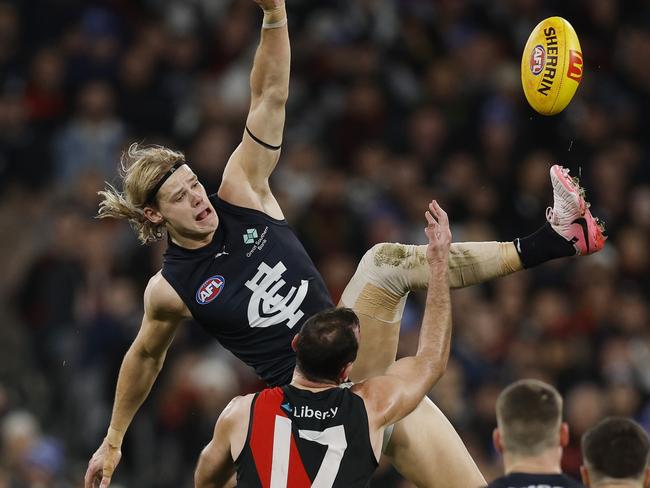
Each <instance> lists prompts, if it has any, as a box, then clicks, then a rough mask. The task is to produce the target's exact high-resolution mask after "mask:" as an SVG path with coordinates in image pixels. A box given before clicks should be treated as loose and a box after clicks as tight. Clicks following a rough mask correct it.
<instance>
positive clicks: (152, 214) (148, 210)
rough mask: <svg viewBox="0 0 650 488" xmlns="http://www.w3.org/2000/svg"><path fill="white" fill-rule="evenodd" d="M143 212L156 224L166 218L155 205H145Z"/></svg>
mask: <svg viewBox="0 0 650 488" xmlns="http://www.w3.org/2000/svg"><path fill="white" fill-rule="evenodd" d="M142 213H143V214H144V216H145V217H146V218H147V220H149V221H150V222H153V223H154V224H162V223H163V221H164V220H165V218H164V217H163V216H162V214H161V213H160V212H159V211H158V210H156V209H155V208H153V207H144V209H143V210H142Z"/></svg>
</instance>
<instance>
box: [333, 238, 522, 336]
mask: <svg viewBox="0 0 650 488" xmlns="http://www.w3.org/2000/svg"><path fill="white" fill-rule="evenodd" d="M426 249H427V247H426V246H414V245H405V244H393V243H384V244H377V245H375V246H373V247H372V248H371V249H370V250H369V251H368V252H366V254H365V255H364V256H363V258H362V259H361V262H360V263H359V266H358V268H357V271H356V272H355V274H354V276H353V277H352V280H351V281H350V283H349V284H348V286H347V287H346V289H345V291H344V292H343V296H342V297H341V301H342V302H343V304H344V305H345V306H347V307H353V308H355V310H358V311H360V312H362V313H367V314H368V315H371V316H374V317H375V318H377V319H379V320H381V321H384V322H389V323H394V322H396V321H399V320H400V318H401V316H402V312H403V310H404V305H405V303H406V296H407V295H408V292H409V291H411V290H419V289H423V288H426V285H427V283H428V282H429V267H428V266H427V261H426ZM520 269H522V264H521V260H520V259H519V255H518V254H517V250H516V249H515V246H514V244H513V243H512V242H457V243H454V244H452V245H451V249H450V251H449V271H450V275H449V278H450V284H451V287H452V288H462V287H465V286H471V285H476V284H478V283H483V282H485V281H489V280H491V279H493V278H498V277H500V276H505V275H508V274H510V273H514V272H515V271H519V270H520Z"/></svg>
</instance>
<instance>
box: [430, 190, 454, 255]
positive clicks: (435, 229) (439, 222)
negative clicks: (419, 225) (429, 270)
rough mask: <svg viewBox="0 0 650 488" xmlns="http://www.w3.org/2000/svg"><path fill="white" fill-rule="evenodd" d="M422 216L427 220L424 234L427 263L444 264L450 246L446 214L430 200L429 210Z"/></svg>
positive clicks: (449, 232)
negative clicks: (426, 239)
mask: <svg viewBox="0 0 650 488" xmlns="http://www.w3.org/2000/svg"><path fill="white" fill-rule="evenodd" d="M424 216H425V217H426V219H427V227H426V229H424V233H425V234H426V235H427V237H428V238H429V246H428V247H427V261H429V264H432V265H433V264H436V263H444V264H445V266H446V265H447V262H448V260H449V246H450V245H451V230H450V229H449V218H448V217H447V213H446V212H445V211H444V210H443V209H442V208H441V207H440V205H438V202H436V201H435V200H432V201H431V203H429V210H428V211H427V212H425V214H424Z"/></svg>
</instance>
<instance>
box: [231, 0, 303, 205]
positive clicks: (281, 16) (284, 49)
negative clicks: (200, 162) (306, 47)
mask: <svg viewBox="0 0 650 488" xmlns="http://www.w3.org/2000/svg"><path fill="white" fill-rule="evenodd" d="M256 3H257V4H259V5H260V7H262V9H263V10H264V21H263V22H264V23H263V27H262V32H261V40H260V44H259V46H258V48H257V52H256V54H255V60H254V62H253V69H252V71H251V77H250V88H251V104H250V110H249V113H248V117H247V119H246V127H247V129H245V130H244V133H243V138H242V142H241V144H240V145H239V146H238V147H237V149H236V150H235V151H234V153H233V154H232V156H231V157H230V160H229V161H228V164H227V165H226V168H225V170H224V174H223V181H222V184H221V187H220V188H219V196H220V197H221V198H223V199H224V200H226V201H228V202H230V203H233V204H235V205H240V206H246V207H252V208H256V209H258V210H262V211H264V212H266V213H267V214H269V215H271V216H272V217H276V218H282V211H281V210H280V207H279V205H278V203H277V202H276V200H275V198H273V195H272V194H271V190H270V188H269V176H270V175H271V172H272V171H273V169H274V168H275V165H276V164H277V162H278V158H279V157H280V151H279V148H280V145H281V144H282V134H283V131H284V120H285V104H286V101H287V98H288V96H289V70H290V64H291V49H290V46H289V31H288V29H287V24H286V20H287V13H286V10H285V6H284V0H256ZM255 139H257V140H255Z"/></svg>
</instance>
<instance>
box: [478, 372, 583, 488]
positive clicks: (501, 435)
mask: <svg viewBox="0 0 650 488" xmlns="http://www.w3.org/2000/svg"><path fill="white" fill-rule="evenodd" d="M496 413H497V428H496V429H494V433H493V441H494V447H495V448H496V449H497V451H499V452H500V453H501V454H502V456H503V465H504V471H505V473H506V474H505V476H503V477H501V478H498V479H496V480H494V481H493V482H492V483H490V484H489V485H488V487H489V488H580V484H579V483H578V482H576V481H574V480H572V479H571V478H569V477H568V476H565V475H563V474H562V468H561V467H560V462H561V460H562V448H563V447H565V446H566V445H567V443H568V442H569V428H568V426H567V424H566V423H564V422H562V397H561V396H560V394H559V393H558V392H557V390H556V389H555V388H553V387H552V386H551V385H548V384H546V383H544V382H542V381H538V380H520V381H517V382H515V383H513V384H511V385H510V386H508V387H507V388H506V389H505V390H503V391H502V392H501V394H500V395H499V398H498V399H497V406H496Z"/></svg>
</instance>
